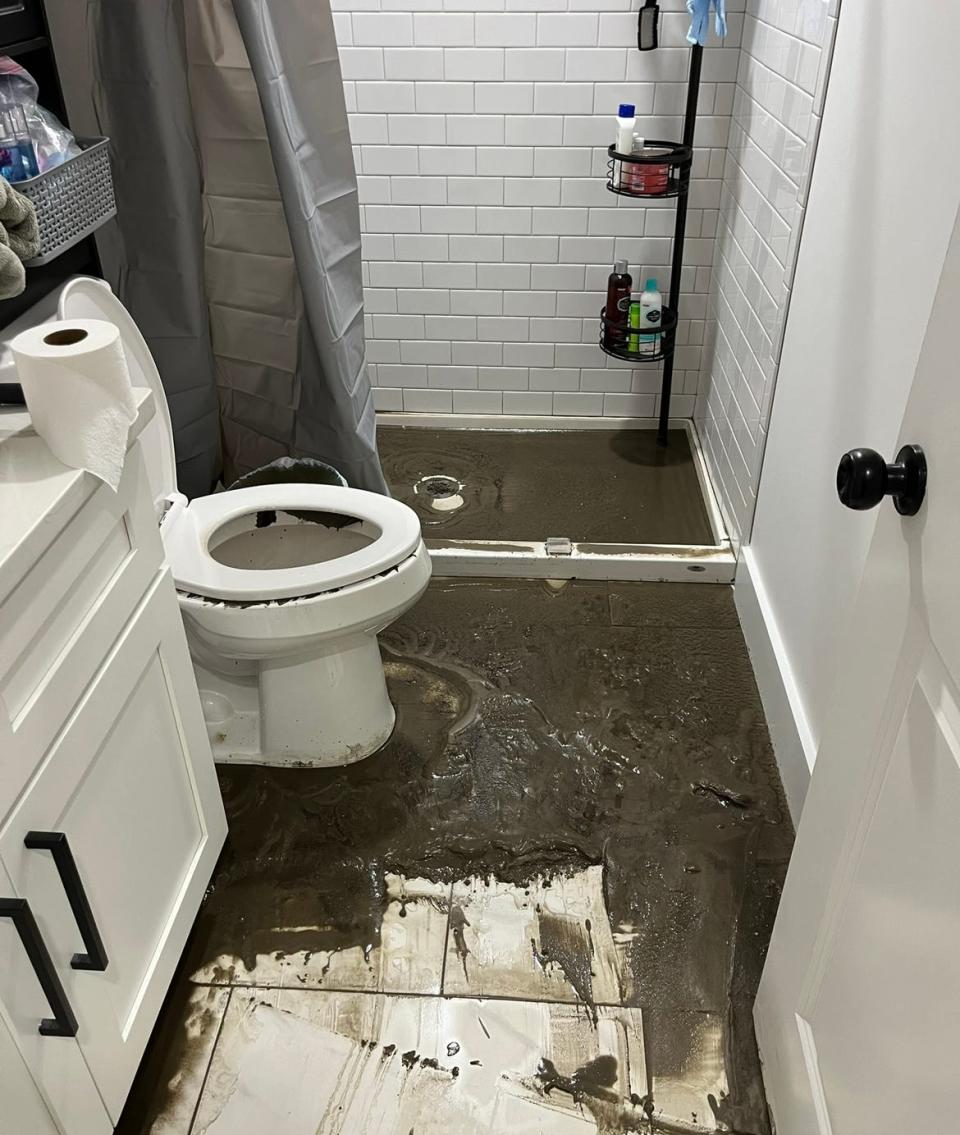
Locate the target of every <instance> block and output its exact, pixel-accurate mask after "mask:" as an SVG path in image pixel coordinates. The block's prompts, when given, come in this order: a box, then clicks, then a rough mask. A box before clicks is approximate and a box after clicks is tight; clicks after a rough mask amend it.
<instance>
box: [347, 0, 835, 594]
mask: <svg viewBox="0 0 960 1135" xmlns="http://www.w3.org/2000/svg"><path fill="white" fill-rule="evenodd" d="M376 7H377V9H378V10H377V11H373V12H371V11H369V10H368V0H334V19H335V24H336V31H337V38H338V43H339V51H340V57H341V65H342V69H343V75H344V87H345V92H346V101H347V108H348V116H349V122H350V131H351V137H352V141H353V144H354V159H355V164H356V168H357V174H358V183H359V191H360V205H361V227H362V232H363V254H364V269H363V270H364V299H365V312H366V315H365V319H366V338H367V359H368V372H369V375H370V378H371V382H372V384H373V388H374V399H375V405H376V407H377V410H378V427H379V428H378V445H379V449H380V455H381V461H382V464H383V468H384V472H385V475H386V478H387V481H388V484H389V486H390V489H391V491H392V492H393V493H394V494H395V495H396V496H398V497H400V499H402V500H404V501H406V502H407V503H408V504H410V505H411V506H412V507H414V508H415V509H416V511H417V513H418V515H419V516H420V519H421V522H422V524H423V528H424V534H425V537H426V539H427V541H428V546H429V547H430V549H431V553H432V556H433V558H434V564H435V567H436V569H437V571H438V572H440V573H442V574H447V575H457V574H467V575H517V576H540V577H553V578H564V577H572V576H578V577H581V578H596V579H622V580H630V579H633V580H665V579H669V580H676V581H689V582H730V581H731V580H732V578H733V572H734V568H735V565H736V557H737V554H738V550H739V546H740V544H741V542H743V541H744V540H745V538H747V537H748V535H749V525H750V519H751V515H752V506H753V495H754V489H755V486H756V483H757V478H758V475H759V467H760V461H761V459H762V452H763V443H764V439H765V427H766V421H767V417H768V413H769V408H770V402H771V398H772V393H773V386H774V381H775V375H776V367H777V360H778V355H779V344H780V338H781V336H782V329H783V323H784V320H785V317H786V310H787V305H788V300H789V291H790V282H791V280H792V271H793V263H794V261H795V257H796V247H797V241H798V236H799V230H800V222H801V219H802V213H803V205H804V203H805V192H806V184H807V180H808V177H809V170H810V166H811V165H812V157H813V152H814V150H815V144H816V132H817V127H818V124H819V107H820V105H821V104H822V95H823V90H824V88H825V83H826V76H827V73H828V69H829V56H830V49H831V45H832V36H833V30H834V27H835V23H836V19H835V7H836V5H835V4H832V5H831V4H824V3H822V2H821V0H817V2H816V3H813V2H812V0H803V2H801V3H799V4H797V5H792V6H790V8H791V10H790V12H779V11H774V10H773V7H771V6H762V7H764V11H763V12H759V11H754V9H756V8H757V5H756V4H752V5H749V6H748V5H746V4H745V2H744V0H740V2H738V0H732V2H730V3H728V4H727V6H726V7H727V35H726V37H725V38H723V39H719V38H717V37H716V36H714V35H712V34H711V36H710V37H709V38H708V41H707V44H706V46H704V47H701V46H699V45H694V46H691V45H690V44H689V43H688V42H687V39H686V33H687V29H688V28H689V26H690V20H689V16H688V14H687V12H686V10H685V6H684V5H683V4H681V3H669V4H662V5H661V8H662V11H661V15H660V34H659V44H658V46H657V48H656V49H655V50H649V51H647V50H638V27H637V23H638V13H637V12H636V11H622V10H612V9H611V10H601V11H597V10H596V5H594V4H588V3H587V2H586V0H584V2H583V3H582V4H580V3H577V4H572V5H571V6H570V8H569V10H567V11H564V12H557V11H552V10H550V9H551V7H552V6H551V5H549V4H547V3H545V2H542V0H529V3H526V4H519V5H512V6H511V8H512V9H516V10H511V11H509V12H502V11H487V10H486V5H484V4H481V3H479V2H478V3H477V4H471V5H466V6H465V8H464V6H461V5H457V6H456V9H455V7H454V5H447V6H444V8H443V10H442V11H433V10H429V11H428V10H425V9H424V8H423V6H422V5H418V3H417V0H409V2H408V3H401V4H394V3H390V5H389V10H388V7H387V4H386V3H384V2H382V0H381V2H380V3H378V4H376ZM745 8H747V9H748V10H746V11H745V10H744V9H745ZM767 8H770V10H769V11H767V10H766V9H767ZM466 9H469V10H466ZM784 46H790V47H791V51H790V52H785V51H783V50H782V49H783V48H784ZM622 102H628V103H633V104H634V105H635V106H636V108H637V109H636V114H637V128H638V132H642V134H643V135H644V138H645V142H646V146H647V147H648V150H649V151H650V152H651V153H653V154H654V155H655V157H653V158H649V159H646V160H647V161H648V162H649V163H653V162H655V163H657V165H658V167H659V169H661V170H663V171H664V174H665V176H664V178H663V179H662V181H660V182H657V181H655V180H654V179H649V178H648V180H647V187H648V188H650V187H651V183H652V191H649V192H644V191H643V184H644V183H643V181H642V180H641V181H640V183H639V184H640V186H641V190H640V191H637V190H635V189H633V188H630V187H632V186H636V185H637V180H636V179H635V178H632V177H631V178H627V177H623V176H621V172H622V169H623V168H625V166H626V163H628V162H631V161H634V162H635V161H637V160H638V159H637V158H636V157H633V156H631V155H619V154H617V153H616V151H615V150H614V147H613V146H610V145H609V143H610V142H611V141H612V139H613V137H614V116H615V115H616V112H617V106H618V104H620V103H622ZM639 160H640V161H643V160H644V159H642V158H641V159H639ZM621 163H622V164H621ZM620 259H625V260H627V261H628V263H629V265H630V272H631V274H632V276H633V280H634V290H635V291H639V289H640V286H642V282H643V281H644V280H645V279H647V278H653V279H655V280H656V281H657V286H658V287H659V290H660V291H661V292H662V293H663V296H664V320H663V325H662V329H661V334H660V337H659V340H658V343H657V348H656V350H655V351H654V352H652V353H651V354H648V356H647V358H645V359H643V358H639V357H637V355H636V353H635V352H634V351H633V350H631V349H630V347H629V346H626V348H625V349H620V350H616V349H615V350H612V351H610V350H605V349H604V347H605V346H609V344H605V343H604V339H605V335H604V326H605V324H604V316H603V314H602V309H603V302H604V295H605V292H606V286H607V277H608V276H609V274H610V272H611V268H612V265H613V263H614V261H615V260H620ZM651 355H652V357H651Z"/></svg>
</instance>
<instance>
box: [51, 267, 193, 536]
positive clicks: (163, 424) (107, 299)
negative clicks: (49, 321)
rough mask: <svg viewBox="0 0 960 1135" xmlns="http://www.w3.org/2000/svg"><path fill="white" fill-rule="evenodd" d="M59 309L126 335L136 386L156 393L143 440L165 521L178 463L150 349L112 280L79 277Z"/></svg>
mask: <svg viewBox="0 0 960 1135" xmlns="http://www.w3.org/2000/svg"><path fill="white" fill-rule="evenodd" d="M57 307H58V312H59V317H60V318H61V319H105V320H107V321H108V322H109V323H113V324H115V325H116V326H117V327H118V328H119V330H120V339H121V342H122V343H123V353H124V355H125V356H126V359H127V369H128V370H129V371H130V381H131V382H132V383H133V386H134V387H135V388H136V389H143V388H145V389H147V390H149V391H150V392H151V393H152V394H153V400H154V403H155V404H156V413H155V414H154V416H153V419H152V420H151V421H150V422H148V423H147V425H146V427H145V428H144V430H143V433H142V434H141V435H140V445H141V447H142V449H143V455H144V460H145V462H146V466H147V476H148V478H149V480H150V489H151V492H152V494H153V500H154V504H155V506H156V508H157V515H158V516H159V515H161V514H162V512H163V505H164V502H165V501H166V500H167V499H168V498H170V497H171V496H172V495H173V494H175V493H176V491H177V459H176V454H175V452H174V447H173V427H172V425H171V422H170V409H169V407H168V406H167V397H166V394H165V393H164V389H163V383H162V382H161V380H160V372H159V371H158V370H157V364H156V363H155V362H154V361H153V355H152V354H151V353H150V348H149V347H148V346H147V342H146V340H145V339H144V337H143V335H142V334H141V333H140V328H139V327H137V325H136V323H135V322H134V319H133V316H132V315H131V314H130V312H129V311H127V309H126V308H125V307H124V306H123V304H122V303H121V302H120V301H119V300H118V299H117V297H116V296H115V295H114V294H113V292H112V291H111V290H110V285H109V284H108V283H107V282H106V280H97V279H94V278H93V277H92V276H74V277H73V279H72V280H69V281H68V282H67V283H66V284H64V286H63V287H62V288H61V289H60V293H59V301H58V305H57Z"/></svg>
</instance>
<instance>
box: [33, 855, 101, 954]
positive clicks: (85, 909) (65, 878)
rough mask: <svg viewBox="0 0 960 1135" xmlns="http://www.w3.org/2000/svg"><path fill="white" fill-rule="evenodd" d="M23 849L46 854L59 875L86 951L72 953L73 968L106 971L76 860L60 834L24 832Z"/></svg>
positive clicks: (99, 938) (98, 934)
mask: <svg viewBox="0 0 960 1135" xmlns="http://www.w3.org/2000/svg"><path fill="white" fill-rule="evenodd" d="M23 844H24V847H29V848H30V849H31V850H33V851H49V852H51V853H52V854H53V862H54V864H55V865H56V868H57V871H58V873H59V875H60V882H61V883H62V884H63V889H64V890H65V891H66V893H67V902H69V903H70V909H71V910H72V911H73V917H74V918H75V919H76V920H77V928H78V929H79V931H80V937H81V938H82V939H83V944H84V946H85V948H86V951H87V952H86V953H85V954H74V955H73V957H72V958H71V959H70V967H71V968H72V969H86V970H105V969H106V968H107V965H108V964H109V963H108V959H107V951H106V950H105V949H104V948H103V939H102V938H101V937H100V931H99V930H98V929H97V923H96V921H95V920H94V917H93V911H92V910H91V909H90V903H89V901H88V900H87V893H86V891H85V890H84V889H83V883H81V882H80V872H79V871H78V870H77V864H76V860H75V859H74V858H73V852H72V851H71V850H70V844H69V843H67V837H66V836H65V835H64V833H63V832H27V834H26V837H25V838H24V841H23Z"/></svg>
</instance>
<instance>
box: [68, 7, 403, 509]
mask: <svg viewBox="0 0 960 1135" xmlns="http://www.w3.org/2000/svg"><path fill="white" fill-rule="evenodd" d="M89 28H90V32H91V34H92V38H93V48H94V50H93V56H94V60H95V62H94V71H95V82H96V88H95V97H96V101H97V106H98V112H99V117H100V120H101V123H102V126H103V129H104V131H105V132H107V133H109V134H110V137H111V139H112V143H113V154H114V176H115V182H116V190H117V203H118V218H117V219H118V225H119V229H120V233H121V238H122V239H121V241H120V242H119V245H120V250H121V252H120V261H121V262H120V266H119V272H118V279H117V285H118V291H119V294H120V296H121V298H122V299H123V300H124V302H125V303H126V304H127V306H128V307H129V308H130V310H131V312H132V314H133V315H134V317H135V318H136V320H137V322H138V323H139V325H140V326H141V328H142V329H143V331H144V334H145V336H146V338H147V340H148V342H149V343H150V346H151V349H152V350H153V353H154V356H155V357H156V359H157V364H158V367H159V369H160V372H161V375H162V377H163V381H164V386H165V388H166V391H167V397H168V401H169V402H170V407H171V415H172V417H173V421H174V433H175V439H176V442H177V456H178V475H179V477H180V481H181V484H180V487H181V489H182V490H183V491H184V492H186V493H187V494H188V495H192V494H196V493H200V492H206V491H208V489H209V486H210V484H211V482H212V481H213V480H215V479H216V474H217V473H220V472H222V476H223V479H224V481H226V482H229V481H230V480H232V479H233V478H234V477H236V476H238V475H240V474H242V473H245V472H247V471H248V470H250V469H252V468H255V467H257V466H259V465H262V464H265V463H266V462H267V461H270V460H272V459H274V458H275V457H281V456H287V455H293V456H307V457H319V458H322V459H324V460H327V461H329V462H330V463H331V464H333V465H335V466H337V468H338V469H340V470H341V472H342V473H343V474H344V476H345V477H346V478H347V480H348V482H349V483H350V484H351V485H354V486H356V487H358V488H366V489H373V490H375V491H379V492H385V491H386V486H385V484H384V480H383V475H382V473H381V470H380V463H379V460H378V457H377V450H376V430H375V420H374V411H373V401H372V396H371V391H370V386H369V383H368V381H367V378H366V368H365V363H364V338H363V292H362V285H361V269H360V223H359V210H358V205H357V183H356V175H355V173H354V167H353V157H352V153H351V149H350V139H349V134H348V132H347V116H346V108H345V105H344V99H343V89H342V83H341V75H340V63H339V58H338V55H337V46H336V39H335V37H334V31H333V20H332V16H331V13H330V7H329V0H93V2H92V3H91V7H90V23H89ZM217 407H218V409H219V413H216V409H217ZM218 418H219V424H218V422H217V419H218ZM221 444H222V452H221Z"/></svg>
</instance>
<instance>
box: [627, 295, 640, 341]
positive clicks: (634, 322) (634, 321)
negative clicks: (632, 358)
mask: <svg viewBox="0 0 960 1135" xmlns="http://www.w3.org/2000/svg"><path fill="white" fill-rule="evenodd" d="M634 328H636V329H637V330H639V328H640V304H639V303H637V302H636V301H634V302H633V303H631V304H630V329H631V334H630V339H629V344H628V346H629V349H630V350H631V351H637V352H639V350H640V336H639V335H634V334H633V333H632V332H633V329H634Z"/></svg>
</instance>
